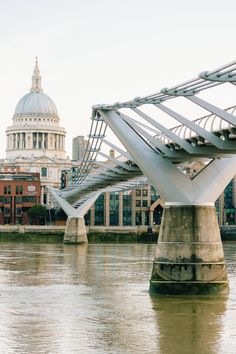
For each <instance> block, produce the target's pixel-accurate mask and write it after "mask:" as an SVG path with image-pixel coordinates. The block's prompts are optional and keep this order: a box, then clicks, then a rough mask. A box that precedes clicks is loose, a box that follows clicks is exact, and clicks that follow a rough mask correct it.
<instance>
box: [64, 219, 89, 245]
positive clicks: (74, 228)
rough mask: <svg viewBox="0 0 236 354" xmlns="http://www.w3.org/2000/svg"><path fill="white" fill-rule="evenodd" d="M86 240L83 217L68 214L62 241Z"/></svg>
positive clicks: (84, 241)
mask: <svg viewBox="0 0 236 354" xmlns="http://www.w3.org/2000/svg"><path fill="white" fill-rule="evenodd" d="M86 242H88V238H87V233H86V228H85V222H84V217H83V216H82V217H81V216H78V217H76V216H68V218H67V222H66V230H65V235H64V243H86Z"/></svg>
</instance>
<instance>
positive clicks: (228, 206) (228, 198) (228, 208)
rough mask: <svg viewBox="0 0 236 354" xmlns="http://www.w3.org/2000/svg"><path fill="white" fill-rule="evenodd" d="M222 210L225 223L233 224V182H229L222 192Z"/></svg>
mask: <svg viewBox="0 0 236 354" xmlns="http://www.w3.org/2000/svg"><path fill="white" fill-rule="evenodd" d="M224 210H225V215H226V222H227V223H229V224H234V222H235V207H234V204H233V180H231V181H230V182H229V184H228V185H227V187H226V188H225V190H224Z"/></svg>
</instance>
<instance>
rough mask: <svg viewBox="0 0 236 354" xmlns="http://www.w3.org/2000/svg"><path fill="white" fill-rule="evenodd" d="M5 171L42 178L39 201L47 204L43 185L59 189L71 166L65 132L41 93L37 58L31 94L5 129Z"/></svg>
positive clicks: (54, 107)
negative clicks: (38, 174) (15, 171)
mask: <svg viewBox="0 0 236 354" xmlns="http://www.w3.org/2000/svg"><path fill="white" fill-rule="evenodd" d="M6 136H7V149H6V159H5V161H4V163H3V165H4V169H5V171H7V170H9V171H11V170H12V169H13V168H16V167H17V166H18V167H19V169H20V170H23V171H28V172H39V173H40V176H41V184H42V190H41V202H42V203H44V204H48V203H49V195H48V193H47V191H46V189H45V186H47V185H51V186H55V187H59V185H60V177H61V171H62V170H63V169H65V168H70V167H71V160H70V159H69V158H66V151H65V136H66V131H65V129H64V128H63V127H61V126H60V118H59V115H58V112H57V108H56V105H55V103H54V102H53V100H52V99H51V98H50V97H49V96H48V95H46V94H45V93H44V92H43V89H42V85H41V76H40V71H39V67H38V59H37V58H36V63H35V68H34V72H33V76H32V85H31V88H30V92H29V93H27V94H26V95H24V96H23V97H22V98H21V99H20V100H19V102H18V103H17V105H16V108H15V112H14V115H13V118H12V125H11V126H9V127H7V129H6Z"/></svg>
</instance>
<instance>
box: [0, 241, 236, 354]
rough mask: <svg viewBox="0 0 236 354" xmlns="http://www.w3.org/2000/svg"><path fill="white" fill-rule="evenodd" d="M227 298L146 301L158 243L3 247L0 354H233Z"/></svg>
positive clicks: (235, 324)
mask: <svg viewBox="0 0 236 354" xmlns="http://www.w3.org/2000/svg"><path fill="white" fill-rule="evenodd" d="M224 246H225V254H226V259H227V263H228V270H229V279H230V285H231V286H230V288H231V291H230V294H229V296H228V297H221V298H220V297H215V298H206V297H202V298H201V297H169V296H163V297H158V296H150V295H149V293H148V283H149V279H150V275H151V269H152V261H153V257H154V252H155V245H150V244H148V245H144V244H132V245H127V244H125V245H119V244H118V245H116V244H110V245H108V244H98V245H95V244H89V245H83V246H73V245H60V244H59V245H58V244H55V245H52V244H45V245H43V244H19V243H15V244H14V243H1V247H0V279H1V280H0V313H1V316H0V338H1V341H0V353H7V354H12V353H20V354H24V353H27V354H28V353H30V354H32V353H43V354H45V353H55V354H62V353H63V354H64V353H85V354H86V353H98V354H100V353H102V354H106V353H112V354H113V353H115V354H126V353H127V354H128V353H135V354H136V353H140V354H141V353H161V354H171V353H173V354H179V353H181V354H182V353H183V354H184V353H186V354H192V353H193V354H195V353H201V354H205V353H206V354H211V353H217V354H222V353H227V354H229V353H235V352H236V349H235V348H236V321H235V312H236V284H235V275H236V274H235V273H236V243H227V244H225V245H224Z"/></svg>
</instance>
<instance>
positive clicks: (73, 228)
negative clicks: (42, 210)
mask: <svg viewBox="0 0 236 354" xmlns="http://www.w3.org/2000/svg"><path fill="white" fill-rule="evenodd" d="M48 189H49V191H50V193H51V195H52V196H53V198H54V199H55V200H56V201H57V202H58V203H59V205H60V207H61V208H62V209H63V211H64V212H65V213H66V215H67V221H66V229H65V234H64V240H63V241H64V243H66V244H75V243H77V244H81V243H87V242H88V238H87V232H86V227H85V221H84V215H85V214H86V213H87V211H88V210H89V209H90V208H91V206H92V205H93V203H94V202H95V201H96V199H97V198H98V197H99V195H100V192H96V193H92V194H91V195H90V196H89V197H88V198H86V199H85V200H84V201H83V202H82V203H81V205H79V206H78V208H74V207H73V205H71V204H70V203H69V202H68V201H67V200H66V199H65V198H62V197H61V196H60V195H59V194H58V193H57V191H56V190H55V189H54V188H52V187H48Z"/></svg>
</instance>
